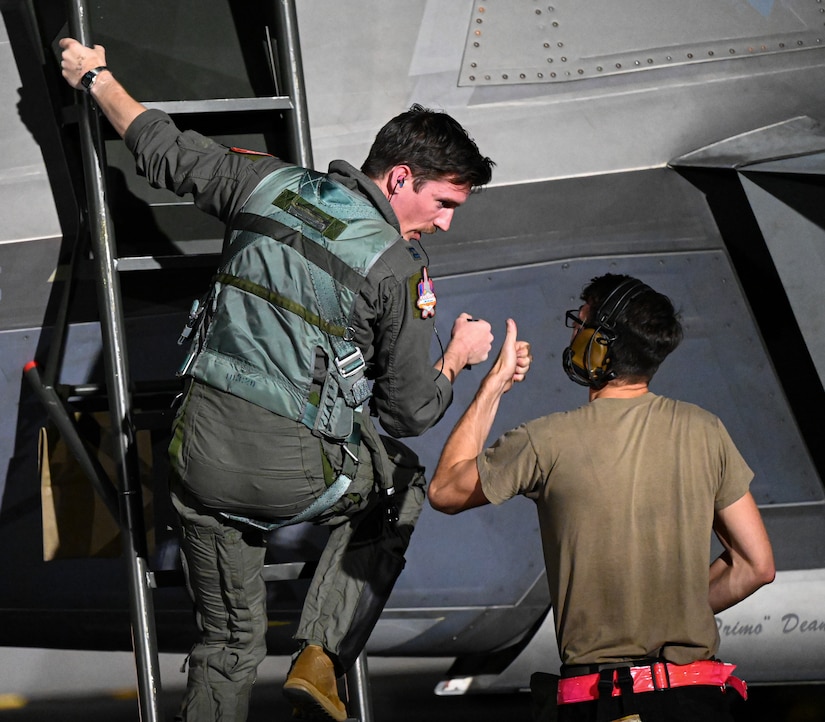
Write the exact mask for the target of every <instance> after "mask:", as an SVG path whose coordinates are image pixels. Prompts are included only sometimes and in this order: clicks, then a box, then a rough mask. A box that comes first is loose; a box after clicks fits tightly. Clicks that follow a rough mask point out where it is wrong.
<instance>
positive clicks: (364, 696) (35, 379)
mask: <svg viewBox="0 0 825 722" xmlns="http://www.w3.org/2000/svg"><path fill="white" fill-rule="evenodd" d="M86 5H87V3H86V2H84V0H69V5H68V14H69V34H70V35H71V36H72V37H75V38H76V39H78V40H79V41H80V42H81V43H83V44H84V45H92V44H94V38H93V37H92V34H91V29H90V23H89V14H88V8H87V7H86ZM272 6H273V7H272V12H273V14H274V17H275V22H274V26H275V29H274V31H273V34H272V37H271V40H270V42H269V43H268V44H267V49H268V52H269V60H270V65H271V68H270V70H271V72H272V79H273V83H274V85H275V90H276V94H275V95H272V96H268V97H246V98H221V99H212V100H178V101H164V102H154V101H142V102H143V104H144V105H145V106H147V107H148V108H158V109H161V110H164V111H166V112H168V113H170V114H171V115H178V114H183V115H188V116H192V115H207V116H208V115H210V114H227V113H228V114H232V113H248V112H249V111H253V112H255V111H273V110H276V111H282V112H283V113H284V114H285V116H287V117H288V128H289V135H290V138H289V143H290V146H291V149H292V151H293V154H294V161H295V162H296V163H298V164H299V165H302V166H305V167H312V155H311V146H310V138H309V124H308V118H307V108H306V98H305V94H304V83H303V70H302V65H301V58H300V43H299V37H298V27H297V14H296V8H295V0H274V1H273V3H272ZM279 88H280V89H281V91H280V92H279ZM79 95H80V94H79ZM76 110H77V111H78V112H79V117H78V123H79V129H80V146H81V154H82V161H83V172H84V180H85V185H86V199H87V206H88V208H87V211H88V221H87V225H88V231H89V236H90V238H89V241H90V243H91V251H92V256H93V259H94V266H95V284H96V291H97V305H98V309H99V315H100V326H101V337H102V345H103V356H104V361H105V374H106V375H105V378H106V387H105V389H104V390H103V393H104V394H105V395H106V396H107V397H108V408H109V414H110V418H111V429H112V433H113V443H114V455H115V461H116V463H117V483H115V481H114V480H112V479H110V478H109V477H108V476H107V474H106V472H105V471H103V470H102V468H101V467H100V465H99V464H98V463H97V462H96V460H95V459H94V458H93V457H91V456H90V454H89V451H88V449H87V448H86V447H85V445H84V442H83V441H82V439H81V436H80V434H79V433H78V430H77V428H76V425H75V422H74V419H73V417H72V416H71V415H70V414H69V413H68V411H67V405H66V403H65V397H66V396H67V395H83V394H84V393H90V394H91V393H94V392H95V391H98V389H94V388H86V389H84V388H81V387H74V388H72V389H70V390H68V391H67V390H66V389H64V388H58V385H57V384H56V379H57V377H58V373H59V367H60V363H61V358H62V352H63V345H64V343H65V336H66V331H67V326H68V320H67V313H66V307H67V305H68V297H69V296H70V295H71V289H70V287H71V282H67V283H66V286H65V292H64V299H63V303H62V306H61V311H60V312H59V315H58V319H57V322H56V324H55V338H54V341H53V342H52V344H51V346H50V348H49V357H48V359H47V361H46V362H45V364H44V366H43V368H42V369H41V368H39V367H38V366H37V365H36V364H35V363H34V362H32V363H30V364H28V365H27V367H26V369H25V375H26V376H27V378H28V380H29V381H30V383H31V385H32V387H33V389H34V390H35V392H36V393H37V395H38V397H39V398H40V400H41V401H42V403H43V404H44V406H45V408H46V411H47V413H48V415H49V418H50V420H51V421H52V423H53V424H54V425H55V426H56V427H57V430H58V431H59V433H60V435H61V437H62V438H63V440H64V441H65V442H66V444H67V445H68V446H69V448H70V450H71V451H72V453H73V455H74V456H75V457H76V459H77V460H78V462H79V464H80V466H81V468H82V469H83V471H84V472H85V474H86V475H87V476H88V478H89V479H90V481H91V483H92V485H93V486H94V488H95V490H96V492H97V493H98V494H99V495H100V496H101V498H102V499H103V501H104V503H105V504H106V506H107V508H108V509H109V511H110V512H111V513H112V515H113V516H114V517H115V518H116V519H117V520H118V522H119V525H120V528H121V535H122V538H123V546H124V554H123V556H124V562H125V564H126V565H127V569H128V580H129V598H130V615H131V626H132V639H133V650H134V655H135V664H136V669H137V682H138V703H139V711H140V718H141V720H143V721H144V722H160V719H161V717H160V710H159V697H160V692H161V680H160V673H159V660H158V645H157V636H156V629H155V620H154V607H153V590H155V589H157V588H158V587H160V586H164V585H167V584H176V583H182V582H181V580H180V579H179V578H177V579H175V578H173V577H175V575H174V574H168V573H166V572H160V571H158V572H154V571H152V570H150V568H149V563H148V553H147V541H146V540H147V536H146V527H145V520H144V516H143V500H142V490H141V483H140V479H139V475H138V466H139V465H138V460H137V448H136V439H135V437H136V433H135V429H136V425H135V419H134V416H135V409H134V403H133V391H134V386H133V384H132V383H131V382H130V378H129V369H128V364H127V359H128V355H127V349H126V338H125V332H124V326H125V324H124V314H123V304H122V296H121V286H120V278H119V276H120V273H121V272H123V271H143V270H151V269H157V268H161V267H167V266H169V265H170V264H172V265H174V264H180V263H186V262H188V261H191V260H192V259H191V258H190V259H188V261H187V259H186V258H180V257H177V258H175V257H169V258H159V257H155V256H130V257H126V256H122V257H118V254H117V246H116V244H115V238H114V228H113V223H112V216H111V212H110V208H109V203H108V189H107V180H106V158H105V148H104V144H103V140H102V138H103V135H102V129H101V119H100V116H99V114H98V113H97V111H96V108H95V107H94V104H93V101H92V99H91V98H90V97H89V96H85V95H83V96H82V98H81V102H80V103H79V105H78V106H76ZM80 245H81V244H80V243H77V244H75V251H74V254H75V257H74V258H75V259H76V257H77V255H78V253H77V250H76V249H77V246H80ZM212 256H213V257H212V258H211V261H212V262H214V263H215V264H216V263H217V261H218V255H217V254H212ZM209 260H210V259H207V262H208V261H209ZM196 262H198V263H201V264H202V263H204V259H203V258H200V259H196ZM73 266H74V260H73ZM301 566H302V565H300V564H274V565H267V567H266V568H265V570H264V577H265V579H266V580H267V581H278V580H285V579H293V578H295V577H297V575H298V574H300V573H301ZM346 682H347V690H348V697H349V708H350V710H351V711H352V712H354V713H355V715H356V719H358V720H359V721H360V722H372V708H371V698H370V689H369V680H368V676H367V662H366V653H362V654H361V656H359V658H358V659H357V661H356V663H355V665H354V666H353V668H352V669H351V670H350V671H349V672H348V674H347V679H346Z"/></svg>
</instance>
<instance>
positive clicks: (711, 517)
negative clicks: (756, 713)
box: [428, 274, 775, 722]
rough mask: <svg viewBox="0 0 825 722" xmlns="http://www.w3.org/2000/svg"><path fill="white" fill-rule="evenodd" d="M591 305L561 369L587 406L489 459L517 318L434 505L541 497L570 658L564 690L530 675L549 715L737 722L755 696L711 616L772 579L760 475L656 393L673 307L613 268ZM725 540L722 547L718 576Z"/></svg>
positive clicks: (521, 435)
mask: <svg viewBox="0 0 825 722" xmlns="http://www.w3.org/2000/svg"><path fill="white" fill-rule="evenodd" d="M581 300H582V301H583V305H582V306H581V307H580V308H579V309H576V310H573V311H568V312H567V315H566V319H567V324H568V326H570V327H572V329H573V331H572V334H573V336H572V340H571V344H570V346H569V347H568V348H567V350H566V351H565V353H564V368H565V370H566V372H567V374H568V376H569V377H570V378H571V379H572V380H573V381H575V382H577V383H579V384H582V385H584V386H587V387H588V388H589V395H590V402H589V403H588V404H586V405H584V406H582V407H580V408H578V409H575V410H573V411H567V412H559V413H552V414H550V415H548V416H544V417H542V418H538V419H535V420H531V421H527V422H526V423H523V424H522V425H521V426H519V427H518V428H516V429H513V430H512V431H509V432H507V433H506V434H504V435H503V436H502V437H501V438H499V439H498V441H496V443H495V444H494V445H493V446H491V447H489V448H486V449H485V448H484V445H485V443H486V439H487V435H488V433H489V431H490V428H491V425H492V423H493V420H494V417H495V415H496V410H497V409H498V405H499V402H500V400H501V397H502V396H503V395H504V394H505V393H507V392H508V391H509V390H510V389H511V388H512V386H513V382H514V381H521V380H522V378H523V376H524V373H525V370H526V369H527V368H528V367H529V349H528V348H526V344H525V343H524V342H521V341H517V340H516V325H515V323H514V322H513V321H512V320H508V321H507V334H506V338H505V340H504V344H503V346H502V349H501V352H500V353H499V356H498V358H497V360H496V362H495V363H494V364H493V367H492V368H491V370H490V372H489V373H488V374H487V375H486V377H485V378H484V379H483V380H482V381H481V385H480V387H479V389H478V392H477V394H476V396H475V398H474V399H473V401H472V403H471V404H470V406H469V408H468V409H467V411H466V412H465V413H464V415H463V416H462V418H461V419H460V420H459V421H458V423H457V425H456V427H455V429H454V430H453V432H452V434H451V436H450V437H449V440H448V441H447V444H446V446H445V448H444V449H443V452H442V454H441V458H440V460H439V463H438V465H437V467H436V470H435V473H434V474H433V478H432V481H431V483H430V486H429V490H428V497H429V500H430V503H431V504H432V506H433V507H435V508H436V509H438V510H440V511H443V512H445V513H447V514H456V513H458V512H462V511H464V510H466V509H470V508H473V507H477V506H480V505H482V504H488V503H493V504H501V503H503V502H504V501H506V500H508V499H511V498H513V497H514V496H516V495H519V494H523V495H524V496H526V497H528V498H530V499H532V500H534V501H535V503H536V506H537V508H538V516H539V527H540V530H541V538H542V546H543V552H544V557H545V564H546V568H547V579H548V583H549V586H550V596H551V599H552V603H553V608H554V612H555V623H556V634H557V639H558V645H559V653H560V657H561V660H562V668H561V678H560V679H559V678H558V676H551V675H545V674H536V675H534V676H533V679H532V680H531V682H532V686H533V688H534V709H536V711H537V713H538V716H537V718H538V719H544V720H548V719H555V716H553V715H555V714H558V719H559V720H562V721H570V720H598V721H599V722H606V721H607V720H618V719H622V720H639V719H641V720H657V722H658V721H660V720H686V721H687V720H690V721H691V722H695V720H704V721H705V722H708V721H710V720H732V717H731V716H730V712H729V709H728V708H729V704H730V702H731V701H732V699H735V698H736V696H737V695H736V694H735V693H733V692H731V690H735V691H736V692H738V693H740V694H741V695H742V696H743V697H744V696H745V693H746V689H745V686H744V683H743V682H741V680H738V679H737V678H735V677H733V676H732V674H731V673H732V671H733V669H734V666H733V665H731V664H724V663H723V662H721V661H718V660H716V658H715V655H716V652H717V649H718V647H719V634H718V632H717V626H716V622H715V620H714V614H716V613H717V612H721V611H722V610H724V609H727V608H728V607H730V606H732V605H734V604H736V603H737V602H739V601H741V600H742V599H744V598H745V597H747V596H748V595H750V594H752V593H753V592H754V591H756V590H757V589H758V588H759V587H761V586H762V585H764V584H768V583H770V582H771V581H772V580H773V578H774V573H775V570H774V561H773V552H772V549H771V544H770V541H769V539H768V535H767V533H766V531H765V527H764V525H763V523H762V518H761V516H760V514H759V511H758V509H757V507H756V504H755V503H754V499H753V497H752V496H751V493H750V491H749V485H750V482H751V479H752V478H753V473H752V472H751V470H750V469H749V468H748V466H747V464H746V463H745V461H744V460H743V459H742V457H741V455H740V454H739V452H738V451H737V449H736V447H735V446H734V444H733V442H732V440H731V438H730V436H729V435H728V433H727V431H726V430H725V428H724V426H723V425H722V422H721V421H720V420H719V419H718V418H717V417H716V416H714V415H713V414H711V413H709V412H707V411H705V410H703V409H701V408H699V407H697V406H694V405H692V404H689V403H685V402H682V401H676V400H673V399H669V398H665V397H663V396H659V395H657V394H654V393H653V392H651V391H650V388H649V384H650V380H651V379H652V378H653V375H654V374H655V372H656V371H657V369H658V367H659V365H660V364H661V362H662V361H663V360H664V359H665V358H666V357H667V356H668V354H670V353H671V352H672V351H673V350H674V349H675V348H676V346H677V345H678V344H679V343H680V341H681V338H682V328H681V324H680V322H679V320H678V318H677V315H676V312H675V311H674V308H673V305H672V303H671V301H670V300H669V299H668V298H667V297H666V296H664V295H662V294H660V293H657V292H656V291H654V290H653V289H652V288H650V287H649V286H647V285H646V284H644V283H642V282H641V281H639V280H637V279H635V278H631V277H629V276H625V275H612V274H607V275H604V276H601V277H598V278H595V279H593V281H592V282H591V283H590V284H589V285H587V286H586V287H585V288H584V290H583V292H582V294H581ZM711 531H713V532H715V533H716V536H717V537H718V539H719V541H720V542H721V544H722V546H723V548H724V550H723V552H722V553H721V555H720V556H719V557H718V558H716V559H715V560H714V561H713V562H712V563H711V564H710V568H708V560H709V559H710V558H711V556H710V543H711ZM556 685H557V686H556ZM548 687H549V689H548ZM654 690H658V692H657V693H656V694H648V692H653V691H654ZM548 698H549V700H550V703H549V706H548V707H542V706H541V700H542V699H544V700H545V701H546V700H547V699H548ZM537 701H538V704H536V703H537ZM556 705H557V709H555V708H556Z"/></svg>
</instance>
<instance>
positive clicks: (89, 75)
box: [80, 68, 101, 90]
mask: <svg viewBox="0 0 825 722" xmlns="http://www.w3.org/2000/svg"><path fill="white" fill-rule="evenodd" d="M100 71H101V68H94V69H92V70H89V71H87V72H86V73H84V75H83V77H82V78H81V79H80V84H81V85H82V86H83V87H84V88H85V89H86V90H88V89H89V88H91V87H92V83H94V82H95V78H96V77H97V74H98V73H99V72H100Z"/></svg>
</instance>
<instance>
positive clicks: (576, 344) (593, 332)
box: [563, 278, 651, 389]
mask: <svg viewBox="0 0 825 722" xmlns="http://www.w3.org/2000/svg"><path fill="white" fill-rule="evenodd" d="M650 290H651V288H650V286H648V285H646V284H644V283H642V282H641V281H638V280H636V279H635V278H629V279H627V280H625V281H622V282H621V283H620V284H619V285H618V286H616V288H614V289H613V290H612V291H611V292H610V293H609V294H608V296H607V298H606V299H605V300H604V303H602V305H601V308H600V309H599V313H598V314H597V315H596V318H595V319H591V320H588V321H586V322H585V323H584V324H582V327H581V328H580V329H579V332H578V333H577V334H576V336H575V338H574V339H573V340H572V341H571V342H570V346H568V347H567V348H566V349H565V350H564V356H563V364H564V370H565V372H566V373H567V376H568V377H569V378H570V379H571V380H572V381H575V382H576V383H577V384H580V385H582V386H590V387H591V388H594V389H600V388H602V387H603V386H604V385H605V384H607V382H608V381H610V380H611V379H614V378H616V374H615V372H613V371H612V370H611V368H610V367H611V363H612V359H611V355H610V347H611V345H612V344H613V342H614V341H615V340H616V320H617V319H618V317H619V315H620V314H621V313H622V311H624V310H625V308H627V305H628V304H629V303H630V302H631V301H632V300H633V299H634V298H636V297H637V296H638V295H640V294H642V293H644V292H645V291H650Z"/></svg>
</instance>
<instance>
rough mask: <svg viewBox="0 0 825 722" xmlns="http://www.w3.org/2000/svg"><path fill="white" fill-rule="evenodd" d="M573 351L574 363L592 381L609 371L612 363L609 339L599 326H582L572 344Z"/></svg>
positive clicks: (572, 358)
mask: <svg viewBox="0 0 825 722" xmlns="http://www.w3.org/2000/svg"><path fill="white" fill-rule="evenodd" d="M570 349H571V351H572V352H573V353H572V357H571V362H572V364H573V365H574V366H575V367H576V368H577V369H578V370H579V371H580V373H581V374H583V375H584V377H585V378H588V379H590V380H592V381H595V380H597V379H599V378H600V377H602V376H603V375H604V374H605V373H606V372H607V366H608V364H609V363H610V359H609V358H608V352H609V351H610V343H609V339H608V338H607V337H605V336H604V334H602V333H601V332H600V331H599V329H597V328H582V329H581V330H579V332H578V333H577V334H576V337H575V338H574V339H573V342H572V343H571V344H570Z"/></svg>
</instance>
